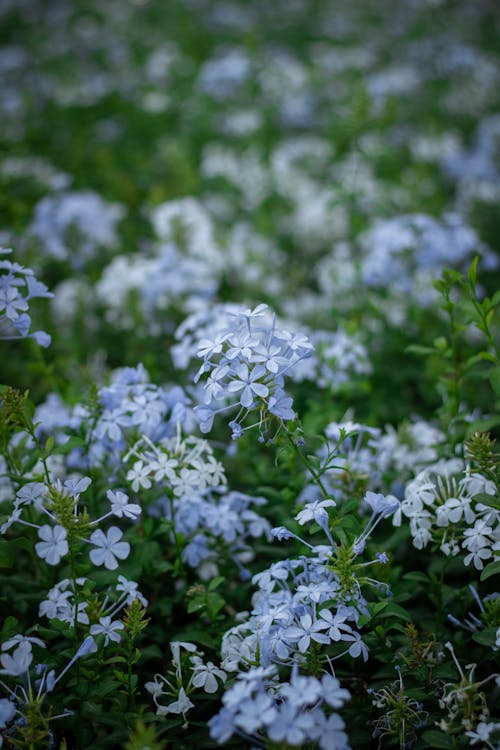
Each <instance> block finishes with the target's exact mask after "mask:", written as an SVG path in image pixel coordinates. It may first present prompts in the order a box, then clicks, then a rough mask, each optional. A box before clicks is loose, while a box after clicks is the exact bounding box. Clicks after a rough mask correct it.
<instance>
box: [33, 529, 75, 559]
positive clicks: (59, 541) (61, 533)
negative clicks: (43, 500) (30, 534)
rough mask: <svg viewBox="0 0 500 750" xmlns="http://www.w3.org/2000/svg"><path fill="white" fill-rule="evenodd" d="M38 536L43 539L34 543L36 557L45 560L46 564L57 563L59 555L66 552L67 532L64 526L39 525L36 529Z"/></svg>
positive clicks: (61, 555) (62, 555)
mask: <svg viewBox="0 0 500 750" xmlns="http://www.w3.org/2000/svg"><path fill="white" fill-rule="evenodd" d="M38 536H39V537H40V539H42V540H43V541H41V542H37V544H35V550H36V553H37V555H38V557H41V558H42V560H45V562H46V563H48V565H57V563H58V562H59V560H60V559H61V557H64V555H66V554H67V552H68V549H69V548H68V542H67V536H68V533H67V531H66V529H65V528H64V526H54V527H52V526H49V525H48V524H46V525H45V526H41V527H40V528H39V529H38Z"/></svg>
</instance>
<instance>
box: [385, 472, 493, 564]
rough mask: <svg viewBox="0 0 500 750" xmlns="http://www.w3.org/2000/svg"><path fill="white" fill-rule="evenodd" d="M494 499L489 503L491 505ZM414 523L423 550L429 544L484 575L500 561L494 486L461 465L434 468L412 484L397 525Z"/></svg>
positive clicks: (416, 540)
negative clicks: (405, 520) (489, 565)
mask: <svg viewBox="0 0 500 750" xmlns="http://www.w3.org/2000/svg"><path fill="white" fill-rule="evenodd" d="M490 498H491V499H490ZM403 516H405V517H406V518H408V519H409V520H410V532H411V535H412V537H413V544H414V545H415V547H417V549H423V548H424V547H426V546H427V545H428V544H429V543H430V542H435V543H438V544H439V548H440V550H441V552H443V553H444V554H445V555H449V556H453V557H455V556H456V555H458V554H460V553H461V554H464V553H465V556H464V559H463V562H464V565H466V566H468V565H470V564H471V563H473V565H474V567H475V568H476V569H477V570H482V569H483V567H484V564H485V562H492V561H493V560H494V559H496V558H498V557H499V554H498V553H499V551H500V545H499V543H500V510H499V509H498V504H497V502H496V487H495V483H494V482H492V481H491V480H489V479H487V478H486V477H484V476H482V475H481V474H479V473H472V472H471V470H470V468H469V467H467V466H466V465H465V464H464V462H463V461H462V460H461V459H458V458H452V459H450V460H448V461H445V460H442V461H438V462H437V463H435V464H431V466H428V467H427V468H426V469H424V470H423V471H421V472H420V473H419V474H417V476H416V477H415V478H414V479H413V480H412V481H411V482H409V483H408V485H407V486H406V489H405V496H404V499H403V501H402V502H401V506H400V508H399V510H398V512H397V513H396V514H395V516H394V519H393V523H394V525H395V526H399V525H401V522H402V518H403Z"/></svg>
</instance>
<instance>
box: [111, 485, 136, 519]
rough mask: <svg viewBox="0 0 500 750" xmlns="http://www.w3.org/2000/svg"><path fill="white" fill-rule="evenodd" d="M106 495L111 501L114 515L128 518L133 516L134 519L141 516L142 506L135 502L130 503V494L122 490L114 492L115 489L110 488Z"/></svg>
mask: <svg viewBox="0 0 500 750" xmlns="http://www.w3.org/2000/svg"><path fill="white" fill-rule="evenodd" d="M106 497H107V498H108V500H109V502H110V503H111V513H112V514H113V515H114V516H118V518H122V517H123V516H126V517H127V518H132V519H133V520H135V519H136V518H138V517H139V516H140V514H141V506H140V505H136V504H135V503H129V501H128V495H126V494H125V493H124V492H120V491H119V490H118V491H116V492H114V491H113V490H108V491H107V492H106Z"/></svg>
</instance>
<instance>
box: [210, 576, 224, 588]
mask: <svg viewBox="0 0 500 750" xmlns="http://www.w3.org/2000/svg"><path fill="white" fill-rule="evenodd" d="M225 580H226V579H225V578H224V576H217V578H214V579H213V581H210V583H209V584H208V590H209V591H215V589H216V588H218V587H219V586H220V585H221V583H224V581H225Z"/></svg>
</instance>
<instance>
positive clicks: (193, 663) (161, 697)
mask: <svg viewBox="0 0 500 750" xmlns="http://www.w3.org/2000/svg"><path fill="white" fill-rule="evenodd" d="M170 650H171V652H172V669H171V670H170V672H168V677H167V676H163V675H160V674H156V675H155V676H154V680H153V681H152V682H147V683H146V685H145V688H146V690H147V691H148V692H149V693H151V695H152V696H153V700H154V703H155V705H156V713H157V714H158V715H159V716H166V715H167V714H182V715H183V717H184V720H185V719H186V713H187V712H188V711H189V710H190V709H191V708H194V705H195V704H194V703H193V702H192V701H191V700H190V699H189V697H188V696H189V695H191V694H192V693H193V691H194V689H195V688H196V689H198V688H203V690H204V692H205V693H208V694H209V695H212V694H213V693H216V692H217V691H218V689H219V687H220V683H222V684H223V683H224V682H225V681H226V678H227V675H226V672H225V671H224V670H223V669H220V667H217V666H216V665H215V664H213V662H211V661H209V662H208V663H207V664H205V662H204V661H203V659H202V657H203V651H199V650H198V648H197V647H196V646H195V644H194V643H189V642H185V641H172V642H171V644H170ZM184 652H186V655H189V656H188V658H187V659H186V658H183V657H184V656H185V654H184ZM183 667H184V670H185V671H186V669H190V670H191V677H190V679H189V681H188V682H187V684H186V685H185V684H184V683H185V678H184V674H183ZM169 677H170V679H169ZM172 699H173V700H172ZM165 700H167V701H168V703H167V704H165V703H164V701H165ZM160 701H162V702H160Z"/></svg>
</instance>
